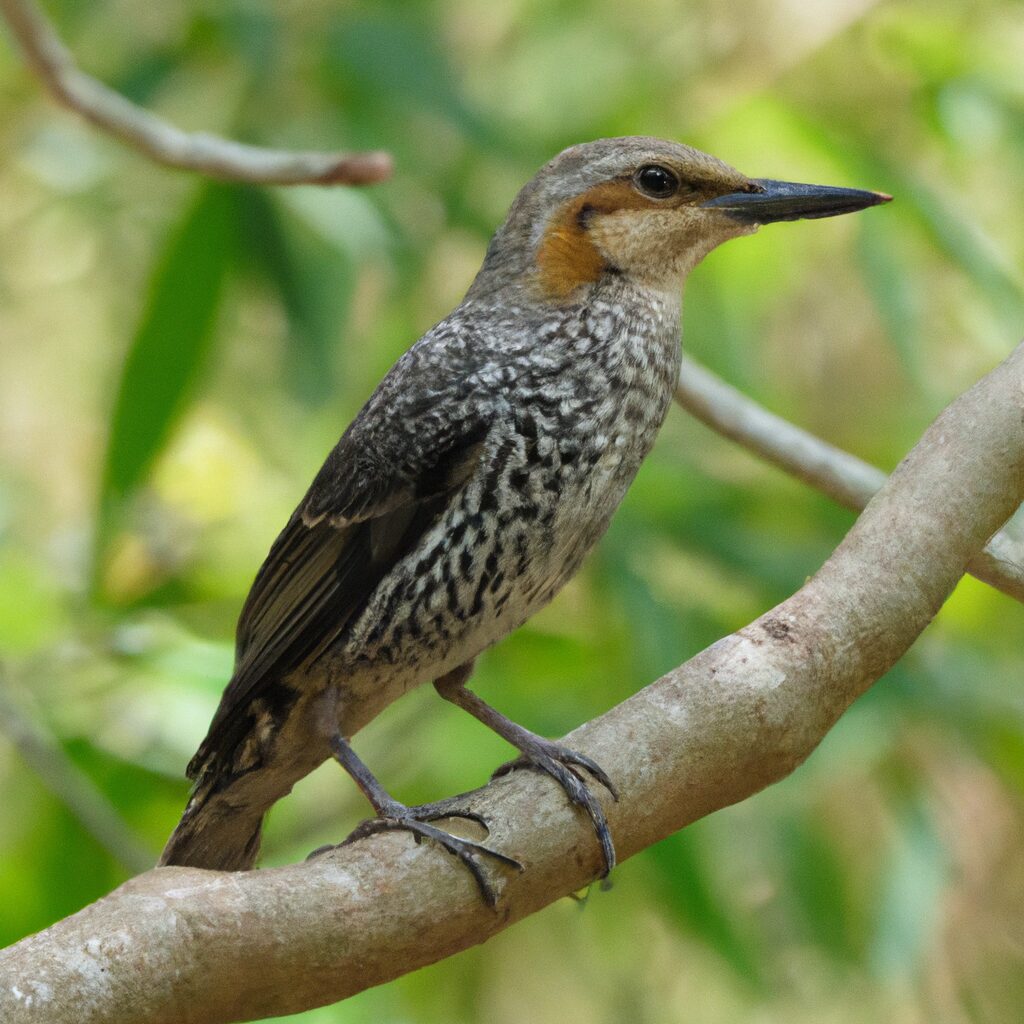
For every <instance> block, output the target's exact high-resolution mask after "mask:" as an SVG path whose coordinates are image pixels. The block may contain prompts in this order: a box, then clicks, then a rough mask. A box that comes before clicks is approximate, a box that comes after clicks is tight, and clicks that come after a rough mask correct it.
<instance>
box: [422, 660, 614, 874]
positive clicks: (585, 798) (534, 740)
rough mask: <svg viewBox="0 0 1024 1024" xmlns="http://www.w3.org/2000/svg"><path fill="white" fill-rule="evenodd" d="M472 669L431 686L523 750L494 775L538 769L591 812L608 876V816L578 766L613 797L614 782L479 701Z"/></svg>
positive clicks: (610, 858) (579, 756) (589, 762)
mask: <svg viewBox="0 0 1024 1024" xmlns="http://www.w3.org/2000/svg"><path fill="white" fill-rule="evenodd" d="M472 671H473V663H472V662H469V663H468V664H466V665H460V666H459V667H458V668H456V669H453V670H452V671H451V672H449V673H448V674H447V675H444V676H442V677H441V678H440V679H437V680H435V682H434V689H436V690H437V692H438V693H439V694H440V695H441V696H442V697H443V698H444V699H445V700H447V701H450V702H451V703H452V704H455V705H456V706H458V707H460V708H462V709H463V710H464V711H468V712H469V713H470V714H471V715H472V716H473V717H474V718H478V719H479V720H480V721H481V722H483V723H484V725H486V726H488V727H489V728H491V729H493V730H494V731H495V732H496V733H497V734H498V735H499V736H501V737H502V738H503V739H505V740H507V741H508V742H509V743H511V744H512V746H514V747H516V748H517V749H518V750H520V751H521V752H522V755H523V756H522V757H521V758H517V759H516V760H515V761H512V762H510V763H509V764H507V765H503V766H502V767H501V768H499V769H498V770H497V771H496V772H495V773H494V774H495V775H504V774H507V773H508V772H510V771H512V770H513V769H515V768H518V767H523V766H531V767H535V768H539V769H540V770H541V771H543V772H546V773H547V774H548V775H550V776H551V777H552V778H553V779H554V780H555V781H556V782H557V783H558V784H559V785H560V786H561V787H562V789H564V790H565V793H566V795H567V796H568V797H569V799H570V800H571V801H572V802H573V803H574V804H576V805H577V806H578V807H582V808H583V810H585V811H586V812H587V814H588V815H590V820H591V821H592V822H593V823H594V831H595V832H596V833H597V838H598V841H599V842H600V844H601V853H602V854H603V855H604V865H605V870H604V872H603V874H602V876H601V877H602V878H604V877H607V875H608V874H609V872H610V871H611V870H612V868H613V867H615V846H614V844H613V843H612V836H611V831H610V830H609V828H608V819H607V818H606V817H605V813H604V810H603V808H602V807H601V805H600V803H598V801H597V799H596V798H595V796H594V794H593V793H591V791H590V789H589V788H588V786H587V783H586V781H585V779H584V777H583V776H582V775H581V773H580V771H579V769H580V768H585V769H586V770H587V771H588V772H589V773H590V774H591V775H592V776H593V777H594V778H595V779H597V781H598V782H600V783H601V785H602V786H604V788H605V789H607V790H608V792H609V793H610V794H611V795H612V799H614V800H618V798H619V794H618V792H617V790H616V789H615V785H614V783H613V782H612V780H611V779H610V778H608V776H607V774H605V771H604V769H603V768H602V767H601V766H600V765H599V764H597V763H596V762H594V761H592V760H591V759H590V758H589V757H586V756H585V755H584V754H580V753H578V752H577V751H575V750H570V749H569V748H568V747H564V746H562V745H561V744H560V743H555V742H553V741H552V740H547V739H545V738H544V737H543V736H538V735H537V734H536V733H533V732H530V730H529V729H524V728H523V727H522V726H521V725H517V724H516V723H515V722H513V721H512V720H511V719H510V718H506V717H505V716H504V715H503V714H502V713H501V712H500V711H497V710H496V709H495V708H492V707H491V705H490V704H488V703H487V702H486V701H484V700H481V698H480V697H478V696H477V695H476V694H475V693H473V691H472V690H469V689H467V688H466V682H467V681H468V680H469V677H470V675H471V673H472Z"/></svg>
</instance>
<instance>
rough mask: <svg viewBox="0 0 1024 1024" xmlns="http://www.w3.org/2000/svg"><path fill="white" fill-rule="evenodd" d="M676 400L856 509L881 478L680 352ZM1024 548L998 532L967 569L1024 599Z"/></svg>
mask: <svg viewBox="0 0 1024 1024" xmlns="http://www.w3.org/2000/svg"><path fill="white" fill-rule="evenodd" d="M676 401H677V402H678V403H679V404H680V405H681V406H682V407H683V408H684V409H686V410H687V412H690V413H692V414H693V415H694V416H695V417H696V418H697V419H699V420H700V421H701V423H704V424H705V425H706V426H708V427H710V428H711V429H712V430H714V431H717V432H718V433H719V434H722V435H724V436H725V437H728V438H730V439H731V440H733V441H736V442H737V443H738V444H741V445H743V447H744V448H748V449H749V450H750V451H752V452H754V453H755V454H756V455H759V456H761V458H763V459H765V460H766V461H768V462H770V463H772V464H773V465H775V466H778V467H779V468H780V469H783V470H785V471H786V472H787V473H791V474H792V475H793V476H795V477H797V478H798V479H800V480H803V481H804V483H807V484H810V485H811V486H812V487H814V488H816V489H817V490H819V491H822V492H823V493H824V494H827V495H828V496H829V497H830V498H832V499H833V500H834V501H837V502H839V504H840V505H845V506H846V507H847V508H850V509H853V510H854V511H855V512H859V511H860V510H861V509H863V508H864V507H865V506H866V505H867V503H868V502H869V501H870V500H871V497H872V496H873V495H874V494H875V493H876V492H877V491H878V489H879V488H880V487H881V486H882V484H884V483H885V480H886V476H885V473H883V472H882V471H881V470H880V469H876V468H875V467H874V466H871V465H869V464H868V463H866V462H862V461H861V460H860V459H858V458H857V457H856V456H855V455H850V454H849V452H844V451H843V450H842V449H841V448H836V447H835V446H834V445H831V444H829V443H828V442H826V441H822V440H821V438H819V437H815V436H814V435H813V434H811V433H808V432H807V431H806V430H802V429H801V428H800V427H797V426H794V425H793V424H792V423H790V422H789V421H788V420H784V419H783V418H782V417H781V416H776V415H775V413H773V412H769V411H768V410H767V409H765V408H764V407H763V406H761V405H758V404H757V402H755V401H753V400H752V399H750V398H748V397H747V396H746V395H744V394H743V393H742V392H740V391H737V390H736V389H735V388H734V387H731V386H730V385H728V384H726V383H725V381H723V380H721V379H720V378H719V377H716V376H715V375H714V374H713V373H712V372H711V371H710V370H707V369H705V368H704V367H703V366H701V365H700V364H699V363H696V362H694V361H693V360H692V359H690V358H689V357H687V356H683V365H682V369H681V370H680V372H679V383H678V385H677V386H676ZM1022 557H1024V552H1022V551H1021V545H1020V544H1018V543H1016V542H1014V541H1013V540H1012V539H1011V538H1010V537H1008V536H1007V535H1006V534H1005V533H1004V532H1002V531H1000V532H999V533H996V534H995V535H994V536H993V537H992V538H991V540H989V542H988V544H986V545H985V548H984V550H982V551H979V552H978V554H977V555H975V556H974V558H972V559H971V562H970V564H969V565H968V566H967V571H968V572H969V573H970V574H971V575H972V576H974V577H976V578H977V579H979V580H982V581H983V582H985V583H988V584H989V585H990V586H993V587H995V588H996V589H997V590H1001V591H1002V592H1003V593H1004V594H1007V595H1008V596H1010V597H1015V598H1016V599H1017V600H1018V601H1022V602H1024V561H1022Z"/></svg>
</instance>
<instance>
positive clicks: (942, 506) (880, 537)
mask: <svg viewBox="0 0 1024 1024" xmlns="http://www.w3.org/2000/svg"><path fill="white" fill-rule="evenodd" d="M1022 499H1024V344H1022V345H1021V346H1020V347H1019V348H1018V350H1017V351H1016V352H1015V353H1014V354H1013V355H1012V356H1011V357H1010V358H1009V359H1008V360H1007V361H1006V362H1005V363H1004V364H1003V365H1002V366H1000V367H998V368H997V369H995V370H993V371H992V373H990V374H989V375H988V376H987V377H986V378H985V379H984V380H982V381H981V382H980V383H979V384H977V385H976V386H975V387H973V388H972V389H971V390H970V391H968V392H967V393H966V394H964V395H962V396H961V397H960V398H958V399H957V400H956V401H955V402H954V403H953V404H952V405H951V406H950V407H949V408H948V409H947V410H946V411H945V412H944V413H943V414H942V415H941V416H940V417H939V419H938V420H936V422H935V423H934V424H933V425H932V426H931V427H930V428H929V430H928V431H927V432H926V433H925V435H924V437H923V438H922V439H921V441H920V442H919V443H918V444H917V445H916V446H915V448H914V450H913V451H912V452H911V453H910V454H909V455H908V456H907V458H905V459H904V460H903V461H902V462H901V463H900V465H899V467H898V468H897V469H896V470H895V471H894V473H893V475H892V477H891V478H890V479H889V480H888V481H887V482H886V483H885V485H884V486H883V488H882V490H881V491H880V492H879V494H878V495H877V496H876V497H875V498H874V500H872V501H871V503H870V504H869V506H868V508H867V509H866V510H865V511H864V513H863V515H861V516H860V518H859V519H858V520H857V523H856V524H855V525H854V527H853V528H852V529H851V531H850V532H849V534H847V536H846V538H845V539H844V540H843V542H842V544H840V545H839V547H838V548H837V549H836V551H835V552H834V553H833V554H832V556H831V557H830V558H829V559H828V561H827V562H826V563H825V564H824V565H823V566H822V568H821V569H820V570H819V571H818V572H817V573H816V574H815V576H814V577H813V578H812V579H811V580H809V581H808V582H807V583H806V584H805V585H804V586H803V587H801V589H800V590H799V591H798V592H797V593H796V594H794V595H793V596H792V597H791V598H789V599H788V600H787V601H784V602H783V603H782V604H780V605H779V606H778V607H776V608H773V609H772V610H771V611H769V612H767V613H766V614H764V615H762V616H761V617H760V618H759V619H757V620H756V621H754V622H752V623H751V624H750V625H748V626H745V627H744V628H743V629H741V630H739V631H738V632H736V633H733V634H732V635H731V636H728V637H725V638H723V639H722V640H720V641H718V642H717V643H715V644H713V645H712V646H711V647H709V648H707V650H705V651H703V652H701V653H700V654H698V655H697V656H696V657H695V658H692V659H691V660H690V661H688V662H687V663H686V664H684V665H681V666H679V667H678V668H676V669H674V670H673V671H671V672H669V673H668V674H667V675H665V676H663V677H662V678H661V679H659V680H657V681H656V682H654V683H651V684H650V685H649V686H647V687H645V688H644V689H643V690H641V691H640V692H639V693H637V694H634V695H633V696H632V697H630V698H629V699H628V700H626V701H624V702H623V703H622V704H619V705H618V706H617V707H614V708H612V709H611V710H610V711H608V712H607V713H606V714H604V715H602V716H601V717H600V718H597V719H595V720H594V721H592V722H588V723H587V724H586V725H584V726H582V727H580V728H579V729H577V730H576V731H575V732H573V733H571V734H570V736H568V737H566V742H568V743H570V744H571V745H572V747H573V749H575V750H578V751H580V752H581V753H583V754H586V755H588V756H590V757H592V758H594V760H596V761H597V762H598V763H599V764H600V765H601V766H602V767H603V768H604V769H605V770H606V771H607V772H608V774H609V775H610V777H611V778H612V779H614V781H615V785H616V786H617V787H618V790H619V800H618V802H612V801H611V800H610V798H605V800H604V801H603V802H604V805H605V809H606V811H607V814H608V821H609V824H610V826H611V829H612V833H613V835H614V836H615V845H616V849H617V851H618V853H619V855H620V857H621V858H622V859H623V860H625V859H626V858H627V857H630V856H632V855H633V854H635V853H637V852H639V851H640V850H642V849H644V848H645V847H647V846H649V845H650V844H651V843H654V842H657V841H658V840H659V839H663V838H665V836H667V835H669V834H671V833H672V832H675V831H676V830H677V829H679V828H682V827H683V826H684V825H687V824H689V823H690V822H692V821H695V820H697V819H698V818H700V817H703V816H704V815H706V814H710V813H711V812H712V811H715V810H717V809H719V808H721V807H725V806H727V805H729V804H732V803H736V802H737V801H739V800H743V799H745V798H746V797H749V796H751V795H753V794H754V793H757V792H759V791H760V790H761V789H763V788H764V787H765V786H767V785H769V784H770V783H772V782H774V781H776V780H778V779H780V778H782V777H784V776H785V775H787V774H788V773H789V772H791V771H792V770H793V769H794V768H795V767H796V766H797V765H798V764H800V763H801V762H802V761H803V760H804V759H805V758H807V757H808V756H809V755H810V754H811V752H812V751H813V750H814V748H815V747H817V745H818V744H819V743H820V742H821V740H822V738H823V737H824V735H825V733H826V732H827V731H828V730H829V729H830V728H831V726H832V725H833V724H834V723H835V722H836V720H837V719H838V718H839V717H840V715H842V714H843V712H844V711H846V709H847V708H848V707H849V706H850V704H851V703H852V702H853V701H854V700H856V698H857V697H858V696H860V695H861V694H862V693H863V692H864V691H865V690H866V689H867V688H868V687H870V686H871V685H872V683H874V682H875V680H877V679H879V678H880V677H881V676H882V675H883V674H884V673H885V672H886V671H887V670H888V669H889V668H890V667H891V666H892V664H893V663H894V662H895V661H896V660H897V659H898V658H899V657H901V656H902V655H903V653H904V652H905V651H906V650H907V649H908V648H909V647H910V645H911V644H912V643H913V642H914V640H915V639H916V637H917V636H918V635H919V634H920V632H921V630H922V629H924V627H925V626H926V625H927V624H928V622H929V621H930V620H931V618H932V617H933V616H934V615H935V613H936V611H937V610H938V609H939V608H940V607H941V605H942V603H943V601H944V600H945V599H946V597H948V595H949V594H950V592H951V591H952V590H953V588H954V587H955V586H956V583H957V580H959V578H960V576H961V575H962V573H963V571H964V566H965V565H966V564H967V562H968V560H969V559H970V557H971V555H972V554H973V553H974V552H976V551H978V550H979V549H980V548H981V546H982V544H983V543H984V542H985V538H986V537H988V536H990V535H991V534H992V532H993V531H994V530H995V529H996V527H997V526H998V525H999V524H1000V523H1003V522H1005V521H1006V519H1007V518H1008V517H1009V515H1010V514H1011V513H1012V512H1013V510H1014V508H1015V507H1016V506H1017V505H1018V504H1019V503H1020V502H1021V500H1022ZM467 804H468V805H470V806H472V808H473V810H474V811H476V812H478V813H480V814H482V815H483V816H484V818H485V819H486V821H487V823H488V825H487V827H488V836H487V843H488V845H489V846H491V847H493V848H494V849H496V850H499V851H501V852H503V853H506V854H508V855H510V856H513V857H515V858H516V859H517V860H519V861H520V862H521V863H522V864H523V865H524V868H525V870H523V871H522V872H514V871H511V870H508V869H501V868H496V867H494V866H493V865H491V864H490V863H489V862H488V863H487V864H485V865H484V870H486V871H488V872H490V873H491V877H492V881H493V882H494V884H495V886H498V887H500V889H501V898H500V902H499V904H498V907H497V908H496V909H493V908H491V907H488V906H486V905H485V904H484V902H483V900H481V899H480V894H479V892H478V890H477V888H476V885H475V883H474V881H473V878H472V877H471V876H470V874H469V872H467V871H466V870H465V869H464V868H463V867H462V866H461V865H460V864H459V863H458V862H457V861H456V860H455V858H453V857H450V856H448V855H447V854H446V853H445V852H444V851H442V850H438V849H437V848H436V847H434V846H432V845H431V844H430V843H423V844H421V845H416V843H415V842H414V841H413V839H412V837H411V836H401V835H399V834H397V833H389V834H388V835H378V836H374V837H372V838H369V839H365V840H362V841H360V842H357V843H352V844H350V845H345V846H341V847H339V848H337V849H335V850H333V851H332V852H330V853H327V854H324V855H323V856H320V857H318V858H316V859H314V860H312V861H309V862H306V863H303V864H295V865H290V866H288V867H283V868H271V869H267V870H263V871H242V872H223V871H200V870H196V869H194V868H177V867H175V868H159V869H156V870H154V871H148V872H146V874H144V875H140V876H139V877H138V878H133V879H131V880H130V881H129V882H126V883H125V884H124V885H122V886H121V887H120V888H118V889H117V890H116V891H115V892H113V893H111V894H110V895H109V896H106V897H104V898H103V899H101V900H99V901H98V902H97V903H94V904H92V905H91V906H89V907H86V908H85V909H84V910H82V911H80V912H79V913H77V914H74V915H72V916H71V917H69V918H66V919H65V920H63V921H61V922H58V923H57V924H55V925H53V926H52V927H50V928H48V929H46V930H45V931H43V932H40V933H39V934H37V935H33V936H30V937H29V938H26V939H23V940H22V941H21V942H19V943H18V944H16V945H14V946H12V947H10V948H9V949H6V950H3V951H0V978H3V980H4V984H3V985H0V1018H2V1019H3V1020H4V1022H5V1024H22V1022H24V1024H34V1022H37V1021H41V1020H45V1021H47V1024H72V1022H73V1024H101V1022H104V1024H114V1022H123V1021H126V1020H145V1021H147V1022H148V1024H221V1022H226V1021H238V1020H250V1019H253V1018H264V1017H269V1016H277V1015H281V1014H287V1013H296V1012H298V1011H299V1010H303V1009H308V1008H310V1007H313V1006H321V1005H323V1004H324V1003H329V1002H333V1001H334V1000H337V999H342V998H344V997H346V996H349V995H352V994H354V993H356V992H359V991H362V990H363V989H365V988H368V987H369V986H371V985H379V984H381V983H382V982H385V981H388V980H390V979H392V978H396V977H398V976H399V975H401V974H405V973H406V972H408V971H411V970H414V969H416V968H417V967H422V966H423V965H424V964H428V963H433V962H434V961H436V960H440V959H442V958H443V957H446V956H451V955H452V954H453V953H456V952H458V951H459V950H460V949H465V948H467V947H469V946H472V945H474V944H476V943H479V942H483V941H485V940H486V939H488V938H489V937H490V936H492V935H494V934H496V933H497V932H499V931H501V930H502V929H504V928H506V927H508V926H509V925H510V924H512V923H513V922H515V921H518V920H521V919H522V918H524V917H526V916H527V915H529V914H532V913H534V912H536V911H538V910H540V909H541V908H542V907H544V906H546V905H547V904H549V903H551V902H553V901H554V900H556V899H558V898H560V897H562V896H566V895H568V894H569V893H572V892H574V891H576V890H578V889H579V888H581V887H582V886H584V885H586V884H587V883H588V882H589V881H591V880H592V879H593V878H594V877H595V876H596V875H597V874H598V872H599V871H600V870H601V866H602V860H601V853H600V849H599V847H598V845H597V843H596V842H595V839H594V833H593V828H592V826H591V824H590V822H589V819H588V818H587V816H586V815H585V814H580V813H575V812H574V810H573V807H572V805H571V804H569V803H568V801H567V800H566V798H565V794H564V793H563V792H562V790H561V788H560V787H559V786H558V785H557V784H556V783H554V782H553V781H552V780H551V779H550V778H547V777H546V776H543V775H540V774H539V773H537V772H525V771H523V772H514V773H512V774H511V775H508V776H504V777H502V778H499V779H496V780H494V781H492V782H491V783H490V784H489V785H487V786H485V787H484V788H483V789H480V790H477V791H476V792H474V793H472V794H470V795H467V796H464V797H462V798H460V801H459V806H466V805H467ZM499 874H500V877H499Z"/></svg>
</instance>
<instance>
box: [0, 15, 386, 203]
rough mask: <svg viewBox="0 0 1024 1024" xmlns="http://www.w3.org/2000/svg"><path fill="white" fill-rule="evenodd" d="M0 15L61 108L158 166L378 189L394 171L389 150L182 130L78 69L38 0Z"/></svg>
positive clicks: (233, 177)
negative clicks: (336, 148) (306, 146)
mask: <svg viewBox="0 0 1024 1024" xmlns="http://www.w3.org/2000/svg"><path fill="white" fill-rule="evenodd" d="M0 11H3V13H4V15H5V17H6V19H7V23H8V25H9V26H10V28H11V31H12V33H13V34H14V37H15V38H16V39H17V40H18V42H19V43H20V44H21V47H22V49H23V50H24V53H25V57H26V59H27V61H28V63H29V65H30V66H31V67H32V69H33V71H34V72H35V73H36V75H37V76H38V77H39V78H40V79H41V80H42V82H43V84H44V85H45V86H46V87H47V89H48V90H49V91H50V93H51V94H52V95H53V97H54V98H55V99H56V100H57V102H58V103H60V104H62V105H63V106H65V107H67V108H68V109H70V110H73V111H75V112H76V113H78V114H81V116H82V117H84V118H86V119H87V120H89V121H91V122H92V123H93V124H95V125H96V126H97V127H99V128H101V129H102V130H103V131H105V132H109V133H110V134H111V135H114V136H116V137H117V138H119V139H120V140H121V141H122V142H124V143H127V144H128V145H129V146H132V147H133V148H134V149H137V150H138V151H139V152H141V153H143V154H144V155H146V156H148V157H150V158H151V159H153V160H156V161H157V162H158V163H162V164H167V165H168V166H169V167H177V168H180V169H182V170H189V171H198V172H200V173H202V174H207V175H209V176H211V177H214V178H222V179H224V180H227V181H245V182H252V183H257V184H264V185H301V184H307V185H309V184H312V185H372V184H374V183H376V182H379V181H383V180H384V179H385V178H387V177H389V176H390V174H391V170H392V162H391V157H390V155H389V154H387V153H383V152H367V153H318V152H288V151H286V150H277V149H265V148H263V147H261V146H248V145H245V144H244V143H241V142H234V141H232V140H231V139H224V138H221V137H219V136H217V135H210V134H207V133H205V132H185V131H182V130H181V129H180V128H177V127H175V126H174V125H172V124H169V123H168V122H167V121H164V120H162V119H161V118H159V117H157V116H156V115H154V114H151V113H150V112H149V111H148V110H144V109H143V108H142V107H139V106H137V105H136V104H134V103H132V102H131V101H129V100H127V99H125V97H124V96H122V95H121V94H120V93H118V92H115V91H114V90H113V89H110V88H108V87H107V86H105V85H103V83H102V82H98V81H97V80H96V79H95V78H92V77H90V76H89V75H87V74H85V73H84V72H83V71H80V70H79V68H78V67H77V66H76V64H75V61H74V58H73V57H72V55H71V53H70V52H69V51H68V49H67V48H66V47H65V46H64V44H63V43H62V42H61V41H60V39H59V38H58V37H57V33H56V30H55V29H54V27H53V25H52V24H51V23H50V21H49V19H48V18H47V17H46V15H45V14H43V12H42V11H41V10H40V9H39V7H37V6H36V4H35V3H34V2H33V0H0Z"/></svg>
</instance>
